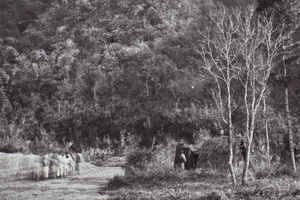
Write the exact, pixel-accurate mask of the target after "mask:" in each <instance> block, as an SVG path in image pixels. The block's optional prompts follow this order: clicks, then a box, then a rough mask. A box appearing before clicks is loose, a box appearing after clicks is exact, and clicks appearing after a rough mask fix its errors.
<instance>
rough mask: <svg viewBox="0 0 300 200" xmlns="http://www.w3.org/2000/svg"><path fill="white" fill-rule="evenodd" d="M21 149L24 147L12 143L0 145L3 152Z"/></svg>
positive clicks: (13, 151) (0, 150)
mask: <svg viewBox="0 0 300 200" xmlns="http://www.w3.org/2000/svg"><path fill="white" fill-rule="evenodd" d="M20 151H22V149H20V148H17V147H15V146H14V145H12V144H7V145H4V146H3V147H0V152H3V153H17V152H20Z"/></svg>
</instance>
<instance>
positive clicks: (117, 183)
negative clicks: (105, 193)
mask: <svg viewBox="0 0 300 200" xmlns="http://www.w3.org/2000/svg"><path fill="white" fill-rule="evenodd" d="M124 186H128V182H127V181H126V180H125V177H122V176H114V177H113V178H112V179H110V180H109V181H108V184H107V187H106V189H108V190H115V189H118V188H120V187H124Z"/></svg>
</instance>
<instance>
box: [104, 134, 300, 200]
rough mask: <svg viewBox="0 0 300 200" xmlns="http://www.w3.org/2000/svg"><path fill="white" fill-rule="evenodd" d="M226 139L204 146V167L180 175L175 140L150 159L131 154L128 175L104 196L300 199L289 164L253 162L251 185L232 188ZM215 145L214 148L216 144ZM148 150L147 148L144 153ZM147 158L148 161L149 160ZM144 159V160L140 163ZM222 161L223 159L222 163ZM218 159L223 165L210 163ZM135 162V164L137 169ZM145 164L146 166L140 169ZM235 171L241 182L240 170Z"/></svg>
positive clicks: (118, 179)
mask: <svg viewBox="0 0 300 200" xmlns="http://www.w3.org/2000/svg"><path fill="white" fill-rule="evenodd" d="M221 140H223V138H218V139H209V140H207V141H204V142H203V143H202V144H201V148H200V150H201V151H199V154H200V157H201V156H202V160H201V159H200V162H201V161H202V163H200V165H198V167H199V166H200V168H198V169H196V170H195V171H176V170H175V169H174V168H173V162H174V156H175V148H176V143H175V142H169V143H168V144H167V145H165V146H163V145H161V146H158V148H156V150H155V151H153V152H152V154H151V159H148V158H147V156H143V155H146V153H147V151H146V152H140V153H138V152H137V153H135V154H131V156H132V157H133V158H132V159H130V160H129V161H130V165H129V166H127V169H126V172H125V176H121V177H120V176H118V177H114V178H113V179H111V180H110V181H109V183H108V185H107V188H106V191H105V193H106V194H108V195H110V196H113V197H112V198H111V199H137V200H139V199H163V200H164V199H203V200H204V199H221V200H222V199H252V200H257V199H300V189H299V188H300V183H299V180H300V178H299V176H297V175H296V174H295V173H292V172H291V171H290V169H289V167H287V166H278V165H275V164H274V163H273V165H272V166H271V167H269V168H268V167H266V166H263V165H262V164H259V165H258V163H256V161H255V160H254V161H253V167H254V168H253V167H252V168H251V169H250V170H249V177H250V180H249V185H247V186H242V185H237V186H236V187H232V185H231V177H230V174H229V171H228V170H227V169H226V167H227V161H228V160H227V158H228V157H227V156H225V155H226V153H227V145H226V143H225V145H224V142H222V141H221ZM212 144H215V145H212ZM141 151H145V150H141ZM145 158H147V159H145ZM139 159H140V160H139ZM218 159H219V160H218ZM214 160H218V161H219V162H220V163H221V164H222V163H223V165H221V167H220V166H218V165H217V164H216V165H213V163H212V162H210V163H209V161H214ZM135 164H136V165H135ZM140 166H143V167H140ZM235 170H236V173H237V178H238V181H239V183H240V181H241V174H242V166H238V165H237V163H236V166H235Z"/></svg>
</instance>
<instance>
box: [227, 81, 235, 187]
mask: <svg viewBox="0 0 300 200" xmlns="http://www.w3.org/2000/svg"><path fill="white" fill-rule="evenodd" d="M227 92H228V93H227V95H228V102H227V108H228V131H229V138H228V142H229V160H228V165H229V170H230V174H231V180H232V185H233V186H235V185H236V177H235V172H234V168H233V125H232V118H231V113H232V111H231V95H230V85H229V84H228V85H227Z"/></svg>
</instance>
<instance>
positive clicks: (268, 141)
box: [263, 97, 271, 167]
mask: <svg viewBox="0 0 300 200" xmlns="http://www.w3.org/2000/svg"><path fill="white" fill-rule="evenodd" d="M263 103H264V118H265V123H266V124H265V131H266V146H267V149H266V150H267V152H266V154H267V155H266V157H267V164H268V167H270V162H271V161H270V140H269V128H268V120H267V113H266V112H267V105H266V97H264V98H263Z"/></svg>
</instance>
